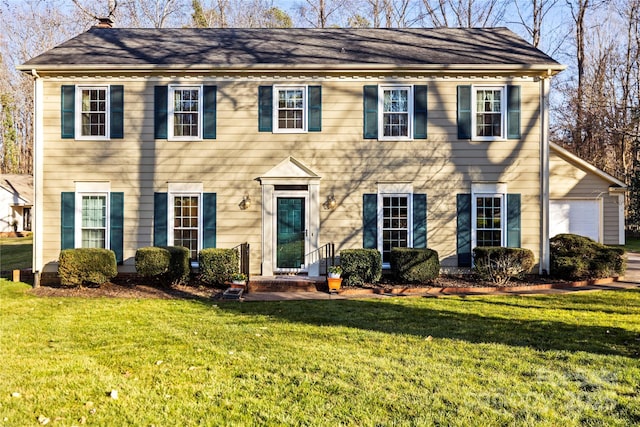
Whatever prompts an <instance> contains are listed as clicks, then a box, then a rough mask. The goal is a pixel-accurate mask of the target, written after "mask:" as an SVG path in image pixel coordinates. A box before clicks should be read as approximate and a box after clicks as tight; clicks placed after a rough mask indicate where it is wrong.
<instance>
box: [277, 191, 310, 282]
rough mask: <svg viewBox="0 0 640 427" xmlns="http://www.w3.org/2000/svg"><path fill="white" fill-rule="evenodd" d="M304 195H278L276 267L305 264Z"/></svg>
mask: <svg viewBox="0 0 640 427" xmlns="http://www.w3.org/2000/svg"><path fill="white" fill-rule="evenodd" d="M304 205H305V199H304V197H278V213H277V214H278V220H277V221H278V229H277V231H276V232H277V237H276V252H277V254H276V268H296V269H299V268H301V266H302V265H303V264H304V248H305V232H306V230H305V211H304Z"/></svg>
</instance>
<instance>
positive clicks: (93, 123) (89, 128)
mask: <svg viewBox="0 0 640 427" xmlns="http://www.w3.org/2000/svg"><path fill="white" fill-rule="evenodd" d="M78 92H79V96H78V98H77V102H78V103H79V104H80V105H78V107H77V109H76V111H77V112H78V114H79V117H78V125H79V129H78V136H79V137H90V138H92V139H96V137H98V138H100V137H102V138H105V139H106V138H109V132H108V129H109V123H108V118H109V116H108V111H109V98H108V96H107V93H108V88H107V87H106V86H104V87H82V86H80V87H79V88H78Z"/></svg>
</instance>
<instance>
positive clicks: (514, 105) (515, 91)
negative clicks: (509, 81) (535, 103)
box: [507, 86, 520, 139]
mask: <svg viewBox="0 0 640 427" xmlns="http://www.w3.org/2000/svg"><path fill="white" fill-rule="evenodd" d="M507 138H509V139H519V138H520V86H507Z"/></svg>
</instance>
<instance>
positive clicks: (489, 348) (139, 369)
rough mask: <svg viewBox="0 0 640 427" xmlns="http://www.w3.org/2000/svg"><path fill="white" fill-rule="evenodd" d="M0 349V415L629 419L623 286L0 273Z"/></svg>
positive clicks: (127, 420)
mask: <svg viewBox="0 0 640 427" xmlns="http://www.w3.org/2000/svg"><path fill="white" fill-rule="evenodd" d="M0 360H2V364H1V366H0V414H1V416H0V424H3V425H38V424H39V423H43V422H44V421H47V420H49V421H50V425H74V424H75V425H79V424H81V423H85V422H86V424H87V425H185V426H189V425H243V426H244V425H248V426H252V425H313V426H318V425H326V426H336V425H354V426H369V425H407V426H413V425H451V426H456V425H459V426H470V425H518V426H520V425H536V426H538V425H548V426H559V425H562V426H578V425H607V426H610V425H614V426H615V425H618V426H628V425H638V424H639V423H640V290H637V289H634V290H628V291H615V292H591V293H580V294H571V295H558V296H526V297H516V296H502V297H499V296H477V297H464V298H463V297H444V298H387V299H362V300H334V301H288V302H244V303H239V302H212V301H209V300H190V301H188V300H184V301H183V300H154V299H146V300H141V299H106V298H93V299H81V298H37V297H34V296H32V295H30V294H29V287H28V286H26V285H23V284H14V283H10V282H7V281H0ZM112 390H115V391H117V396H116V395H114V394H112ZM114 397H117V399H116V398H114ZM38 418H40V420H41V421H40V422H39V421H38Z"/></svg>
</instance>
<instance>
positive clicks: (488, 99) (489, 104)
mask: <svg viewBox="0 0 640 427" xmlns="http://www.w3.org/2000/svg"><path fill="white" fill-rule="evenodd" d="M473 97H474V99H475V102H474V104H473V105H474V107H475V109H474V116H473V118H474V122H475V126H474V130H475V135H474V136H475V137H478V138H481V139H495V138H504V136H505V135H504V128H505V125H506V114H505V102H504V99H505V97H504V87H474V91H473Z"/></svg>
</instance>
